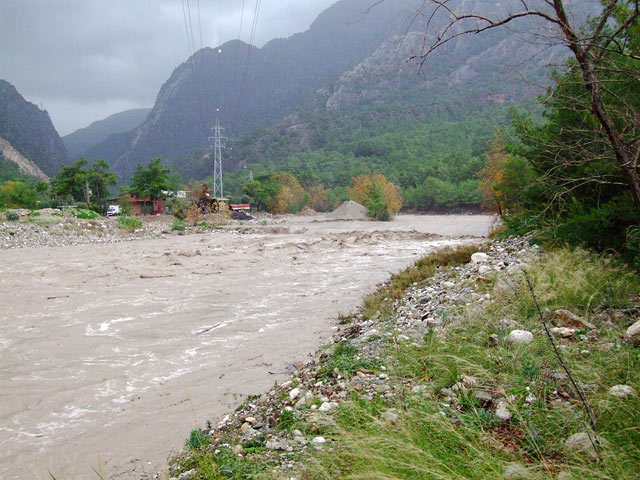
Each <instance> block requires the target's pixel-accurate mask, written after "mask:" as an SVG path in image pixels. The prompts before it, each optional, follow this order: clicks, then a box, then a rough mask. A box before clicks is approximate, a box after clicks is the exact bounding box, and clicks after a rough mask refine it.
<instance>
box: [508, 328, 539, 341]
mask: <svg viewBox="0 0 640 480" xmlns="http://www.w3.org/2000/svg"><path fill="white" fill-rule="evenodd" d="M507 341H509V342H511V343H514V344H522V345H526V344H528V343H531V342H533V333H531V332H528V331H526V330H513V331H511V333H509V335H508V336H507Z"/></svg>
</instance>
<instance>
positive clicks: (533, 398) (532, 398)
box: [524, 393, 538, 403]
mask: <svg viewBox="0 0 640 480" xmlns="http://www.w3.org/2000/svg"><path fill="white" fill-rule="evenodd" d="M536 400H538V397H536V396H535V395H534V394H533V393H530V394H529V395H527V398H525V399H524V401H525V402H527V403H536Z"/></svg>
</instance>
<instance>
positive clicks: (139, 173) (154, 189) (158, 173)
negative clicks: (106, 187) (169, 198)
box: [129, 158, 171, 203]
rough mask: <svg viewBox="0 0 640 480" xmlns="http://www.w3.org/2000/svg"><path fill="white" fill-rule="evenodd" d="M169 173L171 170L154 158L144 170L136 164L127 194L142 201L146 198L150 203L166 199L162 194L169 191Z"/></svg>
mask: <svg viewBox="0 0 640 480" xmlns="http://www.w3.org/2000/svg"><path fill="white" fill-rule="evenodd" d="M170 172H171V170H169V169H168V168H165V167H164V166H163V165H162V159H161V158H154V159H153V160H151V161H150V162H149V165H147V167H146V168H145V167H143V166H142V165H141V164H138V165H137V166H136V170H135V172H134V174H133V179H132V180H131V186H130V188H129V193H131V194H132V195H135V196H136V197H139V198H142V199H147V198H148V199H149V200H150V201H151V202H152V203H153V202H155V201H156V200H160V199H164V198H166V194H165V193H164V192H166V191H167V190H168V189H169V173H170ZM144 201H145V202H146V200H144Z"/></svg>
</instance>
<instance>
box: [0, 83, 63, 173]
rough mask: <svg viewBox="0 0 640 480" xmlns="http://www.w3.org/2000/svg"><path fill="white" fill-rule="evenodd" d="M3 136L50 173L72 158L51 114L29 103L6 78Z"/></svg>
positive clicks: (1, 91) (0, 87)
mask: <svg viewBox="0 0 640 480" xmlns="http://www.w3.org/2000/svg"><path fill="white" fill-rule="evenodd" d="M0 137H2V138H3V139H4V140H5V141H6V142H8V143H9V144H10V145H11V147H12V148H13V149H15V150H16V151H17V152H18V153H19V154H20V155H22V156H23V157H26V158H27V159H28V160H30V161H32V162H33V163H34V164H35V165H37V166H38V167H39V169H40V170H42V172H44V173H45V174H47V175H53V174H55V173H56V172H57V171H58V169H59V168H60V165H62V164H65V163H67V162H68V161H69V156H68V154H67V149H66V148H65V146H64V144H63V143H62V139H61V138H60V135H58V132H57V131H56V129H55V127H54V126H53V123H51V118H49V114H48V113H47V112H46V111H43V110H40V109H39V108H38V107H37V106H35V105H34V104H33V103H30V102H27V101H26V100H25V99H24V98H23V97H22V95H20V93H18V91H17V90H16V88H15V87H14V86H13V85H11V84H10V83H9V82H6V81H4V80H0ZM7 159H9V160H10V158H7Z"/></svg>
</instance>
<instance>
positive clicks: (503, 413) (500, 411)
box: [496, 402, 513, 422]
mask: <svg viewBox="0 0 640 480" xmlns="http://www.w3.org/2000/svg"><path fill="white" fill-rule="evenodd" d="M496 417H498V420H500V421H501V422H508V421H509V420H511V417H513V414H512V413H511V412H510V411H509V408H508V405H507V404H506V403H505V402H500V403H499V404H498V407H497V408H496Z"/></svg>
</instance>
